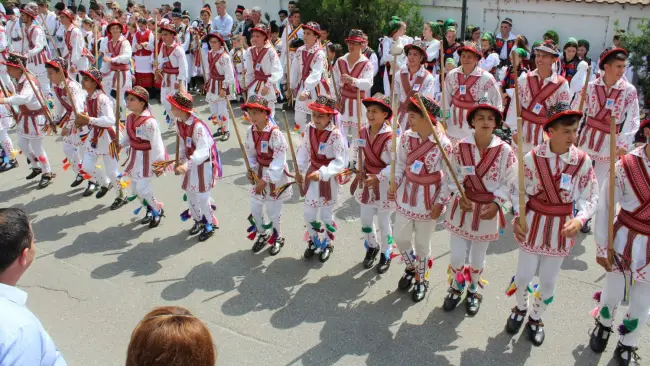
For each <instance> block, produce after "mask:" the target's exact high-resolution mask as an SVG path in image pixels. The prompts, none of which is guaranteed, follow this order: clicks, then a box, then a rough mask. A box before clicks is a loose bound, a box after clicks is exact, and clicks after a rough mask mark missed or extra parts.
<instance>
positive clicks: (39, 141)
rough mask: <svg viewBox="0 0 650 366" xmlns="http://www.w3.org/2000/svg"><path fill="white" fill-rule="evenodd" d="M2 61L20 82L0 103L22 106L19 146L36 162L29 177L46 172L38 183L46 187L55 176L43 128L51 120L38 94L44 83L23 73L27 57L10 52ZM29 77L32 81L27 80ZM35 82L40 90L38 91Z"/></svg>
mask: <svg viewBox="0 0 650 366" xmlns="http://www.w3.org/2000/svg"><path fill="white" fill-rule="evenodd" d="M2 64H3V65H5V66H7V73H8V74H9V76H10V77H11V78H12V79H14V80H15V81H16V93H15V94H14V95H12V96H10V97H4V98H0V104H6V105H7V108H11V107H12V106H18V111H19V112H18V121H16V123H17V126H16V127H17V134H18V147H19V148H20V150H22V152H23V153H24V154H25V157H27V164H31V165H32V172H31V173H30V174H29V175H28V176H27V177H26V178H27V179H34V178H36V177H37V176H38V175H39V174H41V173H42V175H41V181H40V182H39V183H38V186H39V188H45V187H47V186H48V185H49V184H50V182H51V181H52V178H54V177H55V175H54V174H52V168H51V167H50V161H49V160H48V158H47V154H45V149H44V147H43V140H44V137H45V136H44V135H43V132H42V131H41V129H42V128H43V127H44V126H45V124H46V123H47V122H46V117H45V111H44V110H43V107H42V106H41V104H40V103H39V101H38V99H37V98H38V97H37V96H36V93H40V89H39V88H40V85H39V83H38V80H36V78H34V77H33V76H32V75H26V74H25V73H23V69H24V67H25V65H26V64H27V58H26V57H24V56H21V55H18V54H15V53H9V55H8V56H7V58H6V59H5V61H2ZM28 77H29V78H30V80H31V83H30V81H29V80H27V78H28ZM32 84H33V85H34V88H37V89H38V90H34V89H33V88H32ZM48 84H49V80H48ZM41 95H42V94H41Z"/></svg>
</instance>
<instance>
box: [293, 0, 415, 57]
mask: <svg viewBox="0 0 650 366" xmlns="http://www.w3.org/2000/svg"><path fill="white" fill-rule="evenodd" d="M298 8H299V9H300V15H301V19H302V20H303V22H308V21H315V22H318V23H324V24H327V25H329V28H330V32H329V39H330V41H332V42H334V43H340V44H341V45H344V39H345V37H346V36H347V33H348V32H349V31H350V29H355V28H356V29H361V30H362V31H364V32H366V34H368V41H369V43H370V46H371V47H372V48H374V49H377V45H378V44H379V38H380V37H381V36H383V35H384V34H383V29H384V27H385V26H386V24H387V23H388V22H389V21H390V18H391V16H393V15H397V16H399V17H400V18H401V19H402V20H403V21H405V22H406V24H407V26H408V29H407V34H410V35H419V34H422V24H423V19H422V16H421V15H420V2H419V1H418V0H299V2H298Z"/></svg>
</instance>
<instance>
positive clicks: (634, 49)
mask: <svg viewBox="0 0 650 366" xmlns="http://www.w3.org/2000/svg"><path fill="white" fill-rule="evenodd" d="M622 44H623V48H625V49H626V50H628V51H629V52H630V65H632V66H633V67H634V70H635V71H636V73H637V75H638V77H639V88H640V89H641V91H642V92H643V95H644V96H645V101H644V103H643V104H644V107H645V108H646V109H648V108H650V73H649V72H648V71H649V70H650V69H649V66H650V65H649V64H648V61H649V60H650V22H649V21H647V20H645V21H643V22H642V23H641V24H639V31H638V32H635V33H626V34H624V35H623V36H622Z"/></svg>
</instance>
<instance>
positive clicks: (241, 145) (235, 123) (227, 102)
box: [226, 98, 258, 183]
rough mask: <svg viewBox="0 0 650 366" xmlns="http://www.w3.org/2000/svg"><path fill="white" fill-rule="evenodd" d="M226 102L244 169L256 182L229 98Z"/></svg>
mask: <svg viewBox="0 0 650 366" xmlns="http://www.w3.org/2000/svg"><path fill="white" fill-rule="evenodd" d="M226 104H227V105H228V112H229V113H230V118H231V119H232V124H233V126H234V127H235V134H236V135H237V142H239V148H240V149H241V153H242V155H243V157H244V164H245V165H246V171H247V172H248V173H250V174H251V175H252V176H253V181H254V182H255V183H257V179H258V178H257V175H256V174H255V172H254V171H253V169H251V164H250V163H249V162H248V155H247V154H246V148H245V147H244V143H243V142H242V138H241V134H240V133H239V127H237V121H236V120H235V113H234V112H233V111H232V106H231V105H230V100H229V99H228V98H226Z"/></svg>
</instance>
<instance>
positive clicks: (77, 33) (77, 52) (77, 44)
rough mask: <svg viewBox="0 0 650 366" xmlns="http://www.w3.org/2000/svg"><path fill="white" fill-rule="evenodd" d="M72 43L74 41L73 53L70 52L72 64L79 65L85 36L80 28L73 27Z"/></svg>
mask: <svg viewBox="0 0 650 366" xmlns="http://www.w3.org/2000/svg"><path fill="white" fill-rule="evenodd" d="M70 43H72V53H71V54H70V64H71V65H77V63H79V59H80V58H81V51H82V50H83V47H84V44H83V36H82V35H81V30H80V29H79V28H73V30H72V35H71V36H70Z"/></svg>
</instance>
